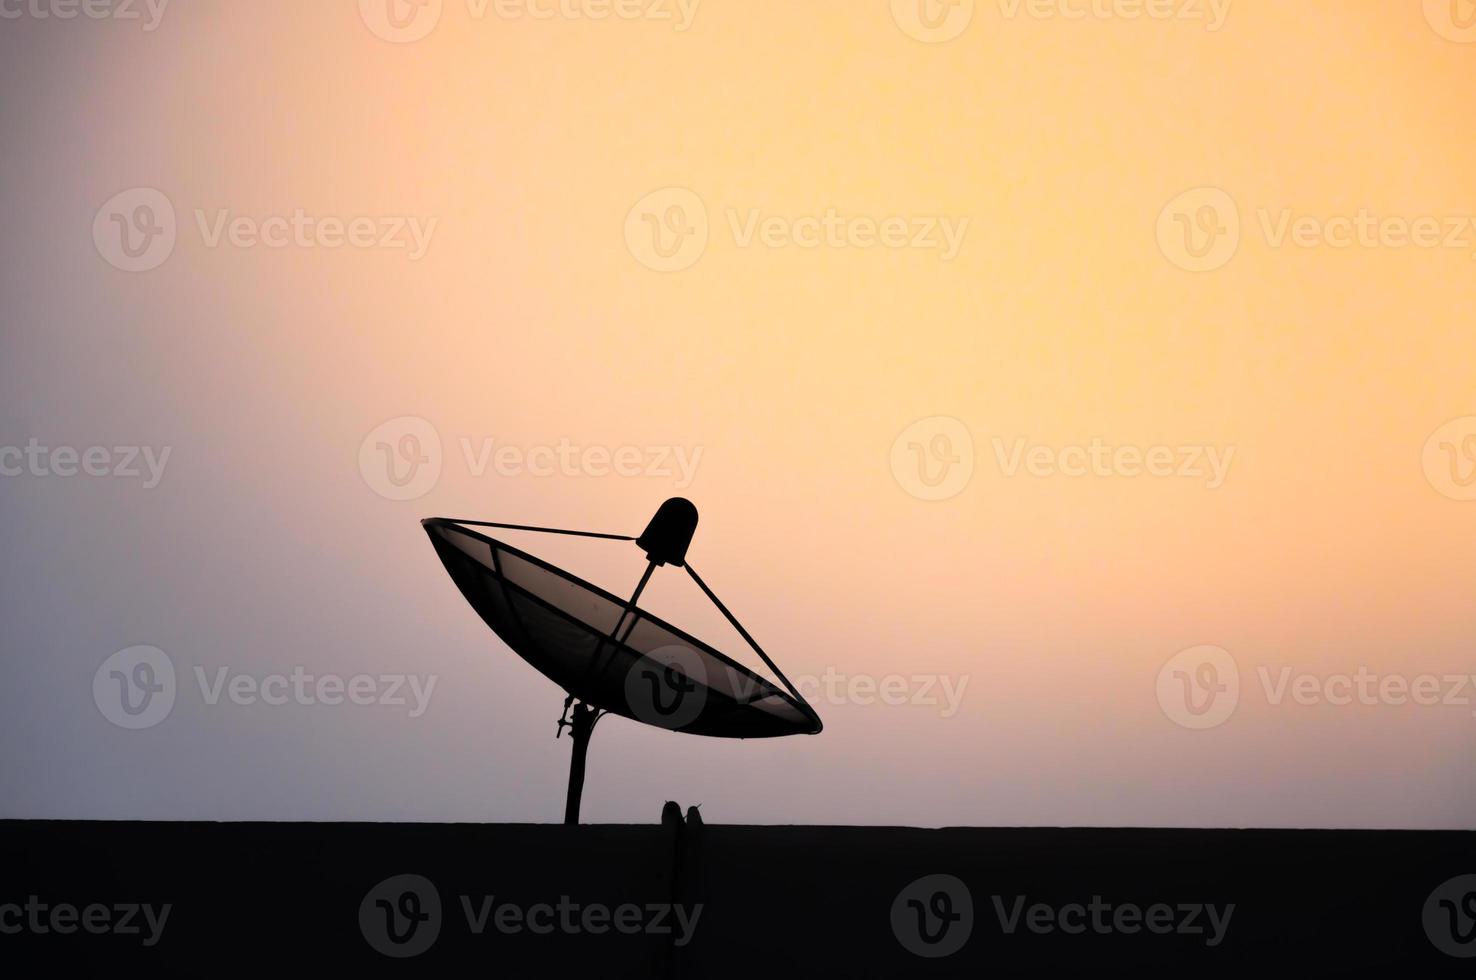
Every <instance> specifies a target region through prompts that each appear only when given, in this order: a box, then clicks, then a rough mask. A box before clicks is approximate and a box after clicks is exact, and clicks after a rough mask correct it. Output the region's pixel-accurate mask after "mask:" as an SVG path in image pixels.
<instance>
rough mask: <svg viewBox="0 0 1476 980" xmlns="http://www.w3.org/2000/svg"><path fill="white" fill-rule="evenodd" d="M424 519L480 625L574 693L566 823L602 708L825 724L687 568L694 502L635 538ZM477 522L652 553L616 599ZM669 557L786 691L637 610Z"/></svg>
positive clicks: (743, 721)
mask: <svg viewBox="0 0 1476 980" xmlns="http://www.w3.org/2000/svg"><path fill="white" fill-rule="evenodd" d="M421 525H422V526H423V527H424V528H425V530H426V533H427V534H428V535H430V539H431V543H432V544H433V545H434V546H435V548H436V553H437V554H438V555H439V556H440V558H441V562H442V564H444V565H445V566H446V570H447V571H448V572H449V573H450V574H451V578H452V580H453V581H455V582H456V585H457V587H458V588H459V589H460V590H461V594H462V595H463V596H465V597H466V600H467V602H469V603H471V605H472V608H473V609H475V610H476V611H477V613H478V614H479V615H481V617H482V619H483V621H485V622H486V623H487V625H488V626H490V627H491V628H492V631H493V632H495V633H496V634H497V635H498V636H499V637H501V638H502V640H503V642H505V643H506V644H507V645H508V646H509V647H511V648H512V650H513V652H515V653H517V654H518V655H519V656H520V657H522V658H523V659H524V660H526V661H528V663H530V664H532V665H533V666H534V667H535V668H537V669H538V671H539V672H540V673H542V674H543V675H544V676H546V677H548V678H549V679H550V680H552V681H553V682H554V683H555V684H558V685H559V686H560V687H562V688H563V689H564V691H565V692H566V693H567V695H568V696H567V697H566V698H565V699H564V714H563V717H561V718H560V719H559V723H558V728H557V731H556V733H555V734H556V736H558V735H562V734H563V731H564V729H565V728H568V729H569V734H570V737H571V739H572V741H573V743H574V745H573V755H572V758H571V759H570V764H569V791H568V799H567V803H566V806H565V811H564V822H565V823H578V822H579V803H580V797H581V795H582V792H583V786H584V765H585V757H586V755H587V753H588V750H589V739H590V735H591V734H592V733H593V732H594V726H595V723H596V722H597V721H599V720H600V718H602V717H604V716H605V715H606V714H612V713H613V714H619V715H624V716H625V717H627V718H632V719H634V720H636V721H639V722H643V723H645V724H648V725H654V726H656V727H658V728H666V729H669V730H671V731H677V732H686V733H689V734H693V735H709V736H714V737H718V738H776V737H780V736H785V735H814V734H817V733H818V732H819V731H820V730H821V729H822V727H824V726H823V725H822V724H821V721H820V716H819V715H818V714H817V713H816V712H815V709H814V708H812V707H810V704H809V703H808V702H807V701H806V700H805V699H804V697H803V696H801V695H800V693H799V690H798V689H797V688H795V686H794V685H793V684H791V683H790V682H789V678H787V677H785V676H784V673H783V672H782V671H780V670H779V668H778V666H777V665H776V664H775V663H774V661H773V660H772V659H770V657H769V655H768V654H767V653H765V652H764V651H763V649H762V648H761V647H760V646H759V645H758V643H757V642H756V641H755V640H754V639H753V637H752V636H751V635H750V634H749V632H748V630H746V629H744V628H743V624H741V623H740V622H738V619H737V618H736V617H735V616H734V615H733V614H732V612H730V611H729V610H728V607H727V606H725V605H724V604H723V603H722V601H721V600H719V599H718V597H717V595H716V594H715V593H714V592H713V591H712V589H710V588H708V586H707V583H706V582H704V581H703V580H702V579H701V578H700V577H699V576H698V575H697V573H696V571H694V570H693V569H692V566H691V565H688V564H687V548H688V547H689V546H690V545H691V543H692V536H693V534H694V533H695V532H696V529H697V508H696V507H694V506H693V505H692V503H691V501H688V500H685V499H683V498H681V497H673V498H672V499H670V500H668V501H666V502H665V503H663V504H662V505H661V507H660V509H658V510H657V511H656V515H655V516H654V517H652V518H651V522H650V523H649V524H648V525H647V526H646V530H645V531H644V532H643V533H642V534H641V535H640V536H639V537H632V536H630V535H624V534H602V533H598V532H594V531H569V530H562V529H558V528H545V527H535V526H532V525H528V524H503V523H495V522H492V521H466V520H456V519H452V518H445V517H435V518H430V519H428V520H424V521H421ZM473 527H481V528H502V529H506V530H517V531H537V532H543V533H548V534H571V535H578V536H580V537H590V538H605V539H609V540H615V541H634V542H635V543H636V544H637V546H639V547H640V548H641V549H642V550H643V551H645V553H646V568H645V571H644V572H643V573H642V575H641V578H640V581H639V582H638V583H637V585H636V587H635V590H634V591H633V592H632V593H631V595H630V597H629V598H628V599H620V598H618V597H616V596H615V595H613V594H611V593H609V592H606V591H605V590H604V589H601V588H600V587H599V586H597V585H592V584H590V583H589V582H586V581H584V580H583V579H581V578H578V577H576V576H574V575H571V574H570V573H569V572H566V571H564V570H562V569H560V568H558V567H556V566H554V565H552V564H549V563H548V562H545V561H543V560H541V559H539V558H536V557H534V556H533V555H531V554H528V553H527V552H525V551H522V550H519V549H517V548H514V547H512V546H511V545H508V544H506V543H505V542H502V541H498V540H496V539H495V538H491V537H488V536H487V535H484V534H481V533H478V532H477V531H473V530H471V528H473ZM663 565H675V566H677V567H679V568H681V567H685V568H686V569H687V573H688V574H689V575H691V577H692V580H693V581H694V582H696V583H697V585H698V587H699V588H701V590H702V592H703V594H704V595H706V596H707V598H708V599H709V600H711V602H712V603H713V604H714V605H715V606H717V608H718V610H719V611H720V612H722V614H723V616H724V617H725V618H726V619H727V620H728V622H730V623H732V624H733V627H734V628H735V629H736V630H737V631H738V633H739V635H741V636H742V637H743V639H744V641H745V642H747V643H748V645H749V646H751V647H752V648H753V650H754V652H755V653H757V654H758V655H759V657H760V658H761V659H762V660H763V662H764V663H765V664H767V665H768V667H769V669H770V670H772V671H773V672H774V674H775V675H776V676H777V677H778V678H779V680H780V681H781V682H782V683H783V685H784V687H785V688H787V689H788V693H786V692H785V691H782V690H780V689H779V688H778V687H775V686H774V685H773V684H772V683H770V682H769V681H767V680H765V679H764V678H763V677H761V676H759V675H758V674H756V673H754V672H753V671H751V670H749V669H748V668H747V667H744V666H743V665H741V664H739V663H738V662H737V661H735V660H733V659H732V658H730V657H728V656H725V655H724V654H722V653H720V652H719V651H718V650H716V649H714V648H713V647H711V646H709V645H708V644H706V643H703V642H702V641H701V640H698V639H697V638H696V637H694V636H692V635H691V634H689V633H686V632H684V631H683V630H681V629H678V628H677V627H675V626H673V625H671V624H670V623H667V622H665V621H663V620H661V619H659V618H657V617H655V616H653V615H651V614H650V613H648V612H646V611H645V610H643V609H641V608H640V606H639V605H638V603H639V600H640V597H641V594H642V593H643V592H644V591H645V589H646V586H647V585H648V584H649V583H650V581H651V576H652V574H653V573H654V572H655V571H656V569H657V568H659V567H661V566H663ZM571 711H572V713H573V717H572V718H571V717H570V712H571Z"/></svg>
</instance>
